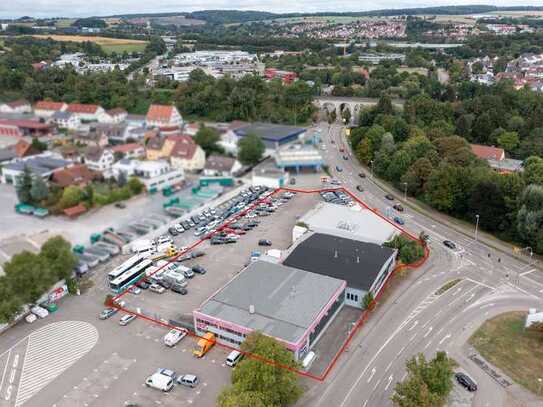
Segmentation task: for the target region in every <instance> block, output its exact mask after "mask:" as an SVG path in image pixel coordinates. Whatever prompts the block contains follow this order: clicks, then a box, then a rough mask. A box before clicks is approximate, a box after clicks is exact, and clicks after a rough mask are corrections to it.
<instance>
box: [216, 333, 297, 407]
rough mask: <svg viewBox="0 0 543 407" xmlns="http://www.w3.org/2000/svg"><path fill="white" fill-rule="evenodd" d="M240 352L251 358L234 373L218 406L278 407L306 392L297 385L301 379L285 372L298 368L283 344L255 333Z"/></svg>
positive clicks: (291, 402)
mask: <svg viewBox="0 0 543 407" xmlns="http://www.w3.org/2000/svg"><path fill="white" fill-rule="evenodd" d="M241 350H242V351H243V352H247V353H249V355H247V357H245V359H243V360H242V361H241V362H240V363H239V364H238V365H237V366H236V369H235V370H234V371H233V372H232V385H231V386H229V387H227V388H225V389H224V390H223V391H222V393H221V394H220V395H219V398H218V401H217V404H218V406H219V407H240V406H247V407H249V406H277V407H279V406H288V405H292V404H294V403H295V402H296V401H297V400H298V399H299V398H300V396H301V395H302V393H303V390H302V387H301V386H300V385H299V384H298V376H297V375H296V373H295V372H293V371H291V370H288V369H285V367H290V368H297V367H298V364H297V363H296V361H295V360H294V358H293V355H292V353H291V352H289V351H288V350H287V349H285V347H284V346H283V345H282V344H280V343H279V342H277V341H276V340H275V339H273V338H271V337H269V336H266V335H263V334H262V333H260V332H253V333H251V334H250V335H248V336H247V337H246V338H245V341H244V342H243V343H242V344H241ZM251 355H255V356H256V357H258V358H256V357H252V356H251ZM260 358H263V359H264V360H261V359H260ZM268 361H269V362H272V363H269V362H268Z"/></svg>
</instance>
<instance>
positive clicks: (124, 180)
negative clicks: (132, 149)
mask: <svg viewBox="0 0 543 407" xmlns="http://www.w3.org/2000/svg"><path fill="white" fill-rule="evenodd" d="M127 182H128V180H127V177H126V172H125V171H120V172H119V176H118V177H117V186H118V187H119V188H122V187H124V186H125V185H126V183H127Z"/></svg>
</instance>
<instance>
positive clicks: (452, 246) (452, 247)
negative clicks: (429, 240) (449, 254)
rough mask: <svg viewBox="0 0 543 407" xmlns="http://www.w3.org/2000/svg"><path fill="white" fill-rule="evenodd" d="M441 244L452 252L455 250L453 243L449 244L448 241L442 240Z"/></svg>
mask: <svg viewBox="0 0 543 407" xmlns="http://www.w3.org/2000/svg"><path fill="white" fill-rule="evenodd" d="M443 244H444V245H445V246H446V247H448V248H449V249H452V250H454V249H456V244H454V242H451V241H450V240H444V241H443Z"/></svg>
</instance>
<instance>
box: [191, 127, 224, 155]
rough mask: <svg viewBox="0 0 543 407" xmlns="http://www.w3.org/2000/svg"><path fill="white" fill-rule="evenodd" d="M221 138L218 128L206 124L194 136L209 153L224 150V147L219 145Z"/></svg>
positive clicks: (197, 142)
mask: <svg viewBox="0 0 543 407" xmlns="http://www.w3.org/2000/svg"><path fill="white" fill-rule="evenodd" d="M220 139H221V137H220V136H219V133H218V132H217V130H215V129H214V128H211V127H204V126H201V127H200V128H199V129H198V132H196V135H195V136H194V141H195V142H196V144H198V145H199V146H200V147H202V148H203V150H204V151H205V152H206V154H207V155H210V154H213V153H222V152H223V150H222V147H221V146H219V145H218V142H219V141H220Z"/></svg>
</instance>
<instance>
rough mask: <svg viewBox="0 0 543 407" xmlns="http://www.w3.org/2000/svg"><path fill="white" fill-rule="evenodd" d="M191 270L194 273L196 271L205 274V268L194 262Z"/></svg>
mask: <svg viewBox="0 0 543 407" xmlns="http://www.w3.org/2000/svg"><path fill="white" fill-rule="evenodd" d="M192 271H194V272H195V273H198V274H205V273H206V269H205V268H203V267H202V266H200V265H198V264H196V265H195V266H192Z"/></svg>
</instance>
